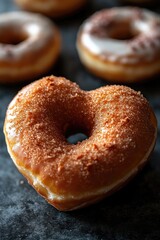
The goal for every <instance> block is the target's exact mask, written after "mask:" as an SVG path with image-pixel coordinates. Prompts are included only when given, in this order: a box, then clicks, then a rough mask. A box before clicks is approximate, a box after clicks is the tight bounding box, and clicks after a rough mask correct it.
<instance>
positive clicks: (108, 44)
mask: <svg viewBox="0 0 160 240" xmlns="http://www.w3.org/2000/svg"><path fill="white" fill-rule="evenodd" d="M122 26H123V27H122ZM77 49H78V53H79V56H80V59H81V61H82V63H83V64H84V65H85V66H86V67H87V68H88V69H89V70H90V71H91V72H92V73H93V74H95V75H96V76H99V77H101V78H103V79H105V80H111V81H116V82H118V81H119V82H123V83H126V82H128V83H130V82H136V81H140V80H143V79H147V78H151V77H152V76H154V75H156V74H159V73H160V17H159V15H157V14H155V13H152V12H151V11H148V10H145V9H140V8H132V7H123V8H112V9H109V10H108V9H107V10H101V11H99V12H97V13H95V14H94V15H93V16H91V17H90V18H89V19H87V20H86V21H85V22H84V24H82V26H81V28H80V30H79V33H78V37H77Z"/></svg>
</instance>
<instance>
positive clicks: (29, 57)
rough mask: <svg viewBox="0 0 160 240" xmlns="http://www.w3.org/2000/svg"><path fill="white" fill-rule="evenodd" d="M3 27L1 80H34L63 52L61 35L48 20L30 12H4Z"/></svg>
mask: <svg viewBox="0 0 160 240" xmlns="http://www.w3.org/2000/svg"><path fill="white" fill-rule="evenodd" d="M17 28H18V29H19V31H18V32H17ZM2 29H3V31H1V32H2V33H3V34H0V36H1V35H2V36H1V39H2V40H1V43H0V52H1V54H0V82H2V83H10V82H11V83H14V82H18V81H25V80H30V79H34V78H36V77H37V76H41V75H42V74H43V73H45V72H46V71H48V70H49V69H50V68H51V67H52V66H53V64H54V63H55V61H56V59H57V57H58V55H59V53H60V45H61V39H60V38H61V37H60V33H59V30H58V29H57V27H56V26H55V25H54V24H53V23H52V22H51V21H50V20H49V19H47V18H46V17H44V16H41V15H39V14H31V13H27V12H12V13H5V14H1V16H0V30H2Z"/></svg>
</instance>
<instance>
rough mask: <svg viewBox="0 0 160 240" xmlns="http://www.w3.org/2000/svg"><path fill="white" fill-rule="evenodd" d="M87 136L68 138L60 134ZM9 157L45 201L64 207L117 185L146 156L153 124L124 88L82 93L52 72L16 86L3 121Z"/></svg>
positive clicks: (143, 103) (139, 100) (137, 97)
mask: <svg viewBox="0 0 160 240" xmlns="http://www.w3.org/2000/svg"><path fill="white" fill-rule="evenodd" d="M79 131H81V132H83V133H85V134H86V135H87V136H88V139H86V140H84V141H82V142H80V143H77V144H75V145H74V144H69V143H68V142H67V139H66V135H67V133H68V132H71V133H72V132H79ZM4 133H5V137H6V143H7V147H8V151H9V153H10V156H11V157H12V159H13V161H14V163H15V165H16V166H17V168H18V169H19V171H20V172H21V173H22V174H23V175H24V176H25V177H26V178H27V179H28V182H29V183H30V184H31V185H32V186H33V187H34V188H35V189H36V191H37V192H38V193H40V194H41V195H42V196H43V197H44V198H45V199H46V200H47V201H48V202H49V203H50V204H52V205H53V206H55V207H56V208H57V209H59V210H63V211H69V210H74V209H78V208H81V207H84V206H86V205H88V204H91V203H94V202H96V201H98V200H100V199H102V198H104V197H105V196H107V195H109V194H111V193H112V192H114V191H115V190H117V189H119V188H120V187H122V186H123V185H124V184H125V183H126V182H128V180H129V179H131V178H132V177H133V176H134V175H135V174H136V173H137V172H138V171H139V169H141V167H142V166H143V165H144V164H145V163H146V161H147V159H148V158H149V156H150V154H151V152H152V150H153V148H154V145H155V141H156V134H157V122H156V118H155V115H154V113H153V111H152V109H151V107H150V106H149V103H148V102H147V100H146V99H145V98H144V97H143V96H142V95H141V94H140V93H138V92H135V91H134V90H131V89H130V88H128V87H125V86H106V87H102V88H99V89H97V90H94V91H90V92H85V91H83V90H81V89H80V88H79V87H78V86H77V85H76V84H75V83H72V82H70V81H68V80H66V79H64V78H56V77H54V76H51V77H46V78H43V79H42V80H39V81H36V82H34V83H32V84H30V85H28V86H26V87H25V88H23V89H22V90H21V91H20V92H19V93H18V94H17V96H16V97H15V98H14V99H13V101H12V102H11V103H10V105H9V108H8V111H7V114H6V119H5V125H4Z"/></svg>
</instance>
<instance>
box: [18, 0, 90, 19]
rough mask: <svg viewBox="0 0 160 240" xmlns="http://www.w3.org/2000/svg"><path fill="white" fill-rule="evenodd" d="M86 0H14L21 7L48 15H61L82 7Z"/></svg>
mask: <svg viewBox="0 0 160 240" xmlns="http://www.w3.org/2000/svg"><path fill="white" fill-rule="evenodd" d="M86 1H87V0H76V1H75V0H46V1H44V0H34V1H32V0H15V2H16V3H17V4H18V5H19V6H20V7H21V8H22V9H25V10H28V11H33V12H38V13H42V14H45V15H47V16H49V17H62V16H65V15H68V14H71V13H72V12H74V11H76V10H77V9H79V8H80V7H82V6H83V5H84V4H85V3H86Z"/></svg>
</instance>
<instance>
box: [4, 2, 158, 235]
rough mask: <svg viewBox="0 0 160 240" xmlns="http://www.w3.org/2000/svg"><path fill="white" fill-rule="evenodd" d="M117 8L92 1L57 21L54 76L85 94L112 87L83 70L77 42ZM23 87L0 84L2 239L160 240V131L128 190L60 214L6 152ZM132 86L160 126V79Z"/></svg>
mask: <svg viewBox="0 0 160 240" xmlns="http://www.w3.org/2000/svg"><path fill="white" fill-rule="evenodd" d="M114 5H118V4H116V1H112V0H111V1H107V0H103V1H101V0H95V1H90V3H89V4H88V6H87V7H86V8H84V9H83V10H82V11H80V12H79V13H77V14H76V15H75V16H73V17H69V18H66V19H63V20H59V21H58V20H57V21H56V23H57V25H58V26H59V27H60V29H61V32H62V35H63V49H62V54H61V57H60V59H59V61H58V63H57V65H56V67H55V68H54V69H52V71H51V72H52V73H54V74H55V75H61V76H65V77H67V78H69V79H71V80H73V81H76V82H77V83H78V84H79V85H80V86H81V88H83V89H86V90H90V89H95V88H97V87H99V86H102V85H107V84H109V83H108V82H104V81H102V80H100V79H98V78H96V77H93V76H92V75H91V74H89V73H88V72H87V71H86V70H85V69H84V68H83V67H82V65H81V64H80V62H79V60H78V56H77V53H76V49H75V39H76V33H77V30H78V27H79V25H80V24H81V22H82V21H83V20H84V19H85V18H86V17H87V16H89V15H90V14H91V13H93V12H94V11H96V10H98V9H101V8H104V7H110V6H114ZM15 9H18V8H17V7H16V6H15V5H14V3H13V2H11V1H9V0H5V1H4V0H0V12H4V11H12V10H15ZM156 10H157V9H156ZM22 85H23V84H21V85H18V84H17V85H16V86H4V85H0V240H8V239H11V240H20V239H27V240H45V239H49V240H51V239H55V240H70V239H78V240H105V239H107V240H135V239H136V240H137V239H138V240H159V239H160V132H159V131H160V129H159V131H158V139H157V144H156V147H155V150H154V152H153V155H152V157H151V160H150V162H149V163H148V164H147V166H146V167H145V168H144V169H143V171H142V172H141V173H140V174H139V175H138V176H137V177H136V178H135V179H134V180H133V181H132V182H130V183H129V184H128V185H127V186H126V187H125V188H123V189H122V190H121V191H119V192H117V193H116V194H114V195H112V196H111V197H109V198H107V199H105V200H103V201H102V202H100V203H98V204H95V205H93V206H90V207H88V208H85V209H82V210H78V211H75V212H71V213H63V212H59V211H57V210H56V209H55V208H54V207H52V206H50V205H49V204H47V202H45V200H43V199H42V198H41V197H40V196H39V195H38V194H37V193H36V192H35V191H34V190H33V188H32V187H30V186H29V185H28V183H27V181H26V180H25V179H24V178H23V177H22V175H21V174H20V173H19V172H18V171H17V169H16V167H15V166H14V164H13V162H12V160H11V159H10V157H9V155H8V153H7V149H6V145H5V140H4V136H3V132H2V128H3V122H4V118H5V112H6V108H7V105H8V104H9V102H10V101H11V99H12V98H13V96H14V95H15V94H16V93H17V91H18V90H19V89H21V87H22ZM132 88H134V89H136V90H140V91H141V92H142V93H143V94H144V95H145V96H146V98H147V99H148V100H149V101H150V103H151V105H152V107H153V109H154V111H155V113H156V116H157V118H158V122H160V83H159V79H158V78H157V79H152V80H151V81H149V82H146V83H143V84H138V85H132Z"/></svg>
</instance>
